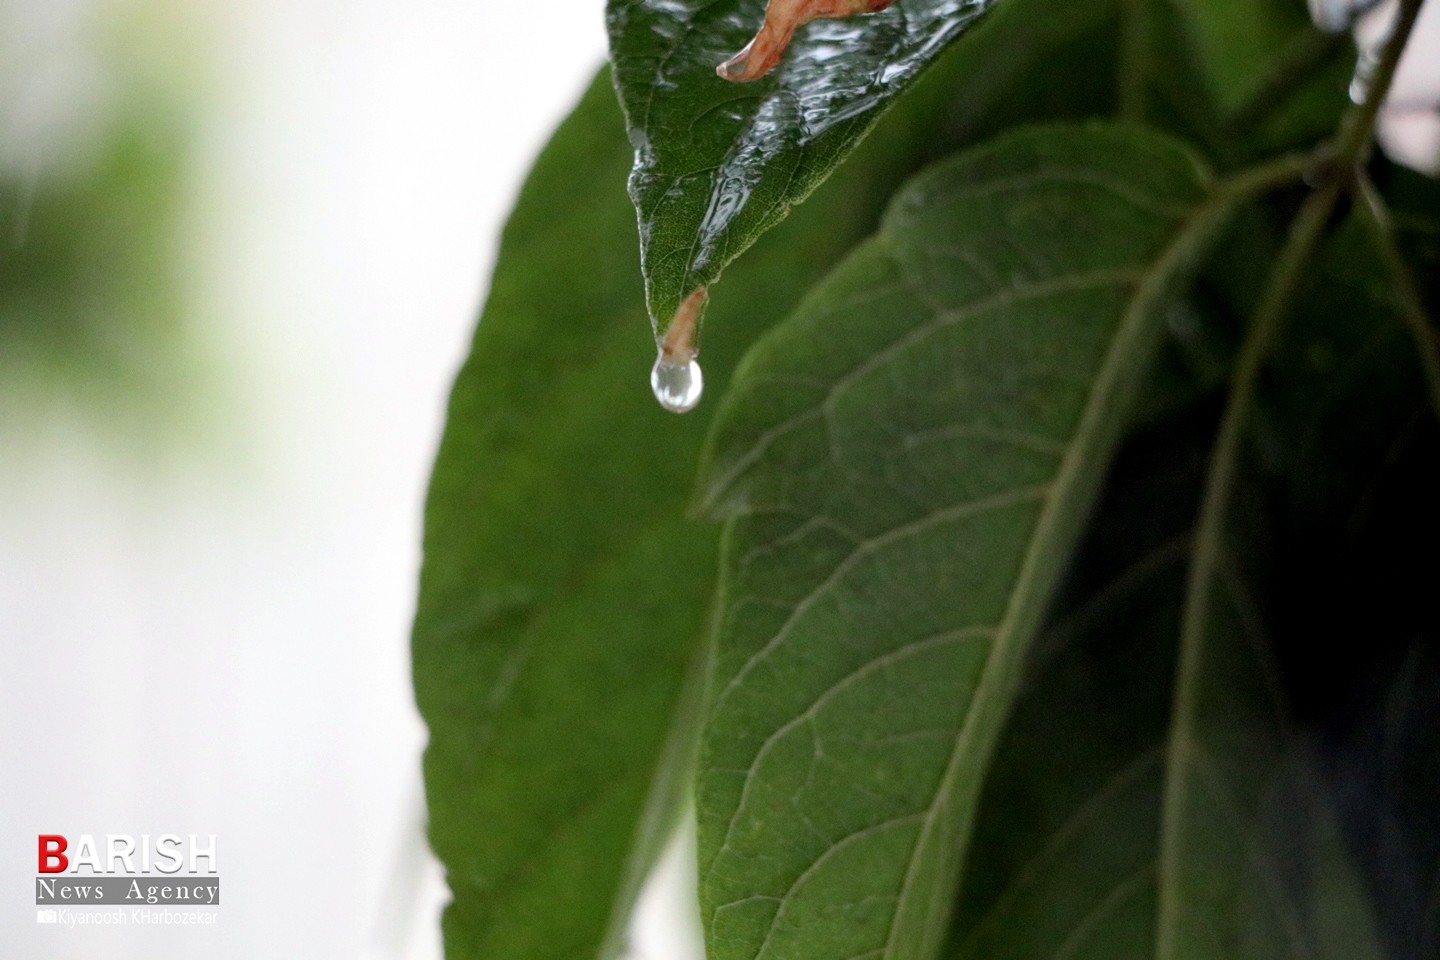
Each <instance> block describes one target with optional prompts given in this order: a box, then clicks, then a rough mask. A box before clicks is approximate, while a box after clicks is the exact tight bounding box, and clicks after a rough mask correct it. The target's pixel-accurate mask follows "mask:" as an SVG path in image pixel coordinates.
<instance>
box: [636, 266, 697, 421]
mask: <svg viewBox="0 0 1440 960" xmlns="http://www.w3.org/2000/svg"><path fill="white" fill-rule="evenodd" d="M706 296H707V294H706V292H705V288H704V287H699V288H697V289H695V290H692V291H691V292H690V295H689V296H688V297H686V298H685V299H684V300H682V301H681V302H680V307H679V309H677V310H676V311H675V316H674V318H672V319H671V321H670V323H669V325H667V326H666V327H665V334H664V336H662V337H660V338H658V339H657V340H656V344H655V345H656V346H657V347H659V348H660V356H658V357H656V358H655V366H653V367H651V368H650V389H651V390H653V391H654V393H655V399H656V400H659V401H660V406H662V407H664V408H665V409H666V410H669V411H670V412H671V413H688V412H690V411H691V410H694V409H695V404H697V403H699V402H700V394H702V393H704V392H705V378H704V377H703V376H702V375H701V373H700V364H698V363H696V362H695V357H696V355H698V354H699V353H700V349H699V347H697V346H696V345H695V334H696V331H697V328H698V327H699V325H700V314H701V312H702V311H703V310H704V309H705V298H706Z"/></svg>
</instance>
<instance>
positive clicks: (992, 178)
mask: <svg viewBox="0 0 1440 960" xmlns="http://www.w3.org/2000/svg"><path fill="white" fill-rule="evenodd" d="M1231 202H1232V199H1231V198H1230V197H1229V196H1228V195H1227V194H1226V193H1224V192H1219V193H1215V194H1211V193H1210V192H1209V190H1208V188H1207V183H1206V180H1205V177H1204V175H1203V174H1202V173H1201V172H1200V170H1199V169H1198V167H1197V166H1196V164H1195V162H1194V161H1193V160H1192V158H1191V157H1190V156H1189V155H1188V154H1187V153H1186V152H1185V151H1183V150H1182V149H1180V148H1178V147H1177V146H1176V145H1175V144H1174V142H1173V141H1170V140H1168V139H1164V138H1160V137H1157V136H1155V135H1152V134H1146V133H1143V132H1141V131H1138V130H1133V129H1124V128H1110V127H1101V126H1093V127H1082V128H1065V127H1057V128H1042V129H1039V130H1034V131H1029V132H1025V133H1020V134H1015V135H1012V136H1010V137H1008V138H1006V139H1004V140H1002V141H1001V142H999V143H997V144H995V145H993V146H988V147H983V148H980V149H977V150H975V151H973V152H971V153H968V154H964V155H962V156H961V157H959V158H956V159H955V160H953V161H950V162H947V163H945V164H942V165H941V166H939V167H938V168H936V169H934V170H932V171H931V172H929V173H927V174H926V175H924V176H922V177H920V178H918V179H917V180H916V181H915V182H913V183H912V184H911V185H910V186H908V187H907V188H906V190H905V191H904V192H903V193H902V194H901V195H900V196H899V198H898V199H897V201H896V202H895V204H894V205H893V206H892V208H891V212H890V214H889V215H888V217H887V219H886V222H885V227H884V229H883V230H882V232H881V233H880V235H879V236H878V237H877V238H875V239H874V240H872V241H871V242H870V243H868V244H866V245H865V246H864V247H862V248H861V249H860V250H859V251H858V252H857V253H856V254H855V255H854V256H852V257H851V258H850V259H849V260H848V261H847V262H846V263H845V265H844V266H843V267H841V268H840V269H839V270H838V271H837V272H836V273H835V274H834V275H833V276H832V277H831V278H830V279H829V280H828V281H827V282H826V283H825V284H824V285H823V286H822V287H821V288H820V289H819V290H818V291H817V292H816V293H814V294H812V295H811V296H810V297H809V298H808V299H807V301H806V303H805V305H804V307H803V308H802V309H801V310H800V311H799V312H798V313H797V314H795V315H794V316H792V317H791V318H790V319H789V320H787V321H786V322H785V323H784V324H783V325H782V326H781V327H779V328H777V329H776V330H775V331H773V332H772V334H771V335H769V336H767V337H766V338H765V339H764V340H763V341H761V342H760V343H759V344H757V345H756V347H755V349H754V350H753V351H752V352H751V354H750V355H749V356H748V357H747V360H746V362H745V364H744V366H743V369H742V372H741V373H740V374H739V375H738V378H737V382H736V384H735V387H734V389H733V391H732V393H731V394H730V395H729V396H728V397H727V398H726V402H725V406H724V408H723V411H722V414H721V416H720V418H719V420H718V422H717V425H716V430H715V435H714V437H713V439H712V444H713V446H712V452H711V457H710V463H709V466H708V469H707V471H706V474H705V476H706V477H707V480H706V483H705V493H706V497H707V500H708V502H709V504H710V506H711V508H712V509H714V510H716V511H717V512H719V513H722V514H725V515H728V516H729V517H730V518H731V520H730V523H729V525H728V527H727V541H726V547H725V550H724V558H723V562H722V587H721V603H722V619H721V622H720V625H719V640H718V655H717V656H718V659H717V663H716V665H715V671H714V679H713V681H712V692H711V705H710V708H709V710H710V712H709V716H708V719H707V723H706V728H705V733H704V736H703V748H702V759H701V768H700V779H699V782H698V788H697V789H698V801H699V827H700V867H701V875H700V876H701V879H700V894H701V903H702V909H703V919H704V921H705V923H706V927H707V937H708V943H709V947H710V951H711V957H712V960H774V958H784V960H842V958H850V957H866V958H884V960H901V958H904V960H912V958H926V957H929V956H931V955H932V952H933V951H934V949H935V947H936V946H937V938H938V936H939V935H940V930H941V929H942V926H943V920H944V916H945V913H946V911H947V910H948V908H949V905H950V903H951V901H952V893H953V884H954V880H955V876H956V871H957V869H958V866H959V860H960V851H961V849H962V847H963V843H964V840H965V838H966V836H967V834H968V829H967V825H968V823H969V820H970V817H971V814H972V812H973V807H974V803H975V796H976V793H977V792H978V789H979V784H980V781H981V777H982V774H983V771H984V768H985V764H986V761H987V758H988V756H989V753H990V751H991V749H992V747H993V745H994V741H995V738H996V737H997V736H998V734H999V728H1000V724H1001V722H1002V720H1003V718H1004V716H1005V714H1006V711H1007V710H1008V708H1009V704H1010V700H1011V698H1012V696H1013V693H1014V689H1015V685H1016V682H1017V679H1018V672H1019V668H1020V664H1021V663H1022V661H1023V657H1024V653H1025V650H1026V648H1027V647H1028V645H1029V642H1030V640H1031V638H1032V636H1033V634H1034V632H1035V630H1036V629H1037V627H1038V626H1039V624H1040V622H1041V619H1042V617H1043V615H1044V612H1045V608H1046V606H1047V604H1048V601H1049V596H1050V592H1051V589H1052V587H1053V586H1054V584H1055V581H1056V579H1057V578H1058V576H1059V573H1060V571H1061V570H1062V569H1063V566H1064V564H1065V561H1066V558H1067V556H1068V554H1069V551H1070V549H1071V547H1072V546H1073V545H1074V542H1075V540H1076V538H1077V537H1078V533H1079V530H1080V528H1081V526H1082V524H1083V522H1084V519H1085V517H1086V515H1087V513H1088V510H1089V507H1090V504H1091V501H1092V498H1093V496H1094V494H1095V490H1096V486H1097V485H1098V483H1099V480H1100V476H1101V474H1102V472H1103V470H1104V469H1105V465H1106V463H1107V461H1108V457H1109V455H1110V453H1111V451H1112V449H1113V445H1114V443H1115V442H1116V439H1117V435H1118V432H1119V431H1120V429H1121V425H1122V424H1123V421H1124V418H1125V414H1126V412H1127V408H1128V406H1129V403H1130V401H1131V399H1132V397H1133V395H1134V393H1135V384H1136V383H1137V382H1138V381H1139V380H1140V377H1141V373H1142V372H1143V371H1144V369H1145V368H1146V365H1147V363H1148V362H1149V360H1150V358H1151V356H1152V354H1153V352H1154V351H1153V348H1154V346H1155V344H1156V343H1157V342H1158V341H1159V339H1160V326H1161V322H1160V318H1159V314H1160V312H1161V311H1160V307H1161V306H1162V305H1163V304H1164V303H1165V302H1166V299H1167V295H1168V293H1169V291H1170V289H1171V287H1172V286H1173V282H1174V281H1175V280H1176V279H1177V277H1178V276H1179V275H1180V274H1181V273H1182V271H1183V270H1184V269H1185V268H1186V267H1187V265H1188V264H1190V263H1191V261H1192V260H1193V259H1194V257H1195V256H1196V255H1197V254H1198V252H1199V250H1200V249H1202V248H1203V246H1204V244H1205V242H1206V241H1207V240H1208V239H1210V238H1211V237H1212V236H1213V235H1214V233H1215V232H1216V230H1217V228H1218V226H1219V225H1220V224H1221V223H1222V222H1223V221H1224V219H1225V216H1226V214H1227V212H1228V209H1229V206H1230V203H1231Z"/></svg>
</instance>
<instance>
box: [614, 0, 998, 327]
mask: <svg viewBox="0 0 1440 960" xmlns="http://www.w3.org/2000/svg"><path fill="white" fill-rule="evenodd" d="M988 4H989V0H905V2H904V3H899V4H896V5H894V6H891V7H890V8H889V9H887V10H885V11H883V12H880V13H876V14H871V15H867V16H862V17H854V18H849V19H844V20H817V21H815V22H813V23H810V24H808V25H806V26H804V27H802V28H801V29H800V31H799V32H798V33H797V34H796V36H795V38H794V39H793V41H792V42H791V44H790V48H789V50H788V51H787V52H786V54H785V57H784V59H783V60H782V61H781V63H780V65H779V66H778V67H776V68H775V69H774V70H773V71H772V72H771V73H770V74H769V75H768V76H766V77H764V78H762V79H760V80H757V81H755V82H753V83H747V84H738V85H737V84H733V83H730V82H728V81H725V80H722V79H720V78H719V77H718V76H716V73H715V68H716V66H717V65H718V64H720V63H721V62H722V61H724V60H725V59H727V58H728V57H729V56H730V55H731V54H733V53H734V52H735V51H736V50H739V49H740V48H741V47H742V46H744V44H745V43H746V41H747V40H749V39H750V37H751V35H752V34H754V33H755V31H756V29H757V28H758V27H759V25H760V23H761V21H762V20H763V18H764V10H765V4H764V2H763V0H719V2H707V0H611V2H610V4H609V7H608V24H609V30H610V51H611V62H612V64H613V65H614V70H615V79H616V89H617V91H618V92H619V95H620V100H621V103H622V105H623V106H624V109H625V115H626V121H627V125H628V127H629V131H630V140H631V142H632V144H633V145H634V147H635V168H634V171H633V173H632V174H631V178H630V195H631V197H632V198H633V200H634V202H635V207H636V209H637V210H638V212H639V224H640V244H641V266H642V269H643V271H644V276H645V289H646V291H647V297H648V302H649V308H650V316H651V319H652V322H653V323H654V324H655V325H656V328H657V333H660V332H663V330H664V328H665V326H666V325H667V324H668V323H669V322H670V320H671V318H672V317H673V316H674V314H675V311H676V309H677V307H678V306H679V305H680V303H681V301H682V300H684V298H685V297H687V296H688V295H689V294H690V293H691V292H692V291H694V290H696V289H697V288H700V287H708V286H709V285H710V284H712V283H713V282H714V281H715V280H716V279H717V278H718V277H719V276H720V272H721V271H722V270H723V269H724V268H725V265H726V264H728V263H729V262H730V261H732V260H734V259H735V257H737V256H739V254H740V253H741V252H742V251H744V250H745V249H746V248H747V247H749V246H750V244H751V243H753V242H754V241H755V239H756V238H757V237H758V236H760V234H761V233H763V232H764V231H766V230H768V229H770V228H771V227H773V226H775V225H776V224H777V223H779V222H780V221H781V220H782V219H784V217H785V216H786V215H787V214H788V213H789V211H790V208H791V206H792V205H794V204H797V203H799V202H800V201H801V200H803V199H805V197H806V196H807V195H809V193H810V192H811V191H812V190H814V189H815V187H816V186H817V185H818V184H819V183H820V182H821V181H822V180H824V179H825V177H826V176H827V175H828V174H829V173H830V172H831V171H832V170H833V169H835V167H836V166H837V165H838V164H839V163H840V161H841V159H843V158H844V157H845V155H846V154H848V153H849V152H850V150H851V149H853V148H854V146H855V145H856V143H857V142H858V141H859V140H860V138H861V137H862V136H863V135H864V134H865V133H866V132H867V131H868V130H869V129H870V128H871V127H872V126H873V125H874V123H875V121H876V120H877V119H878V117H879V116H880V114H881V112H882V111H883V110H884V109H885V108H886V107H887V106H888V105H889V104H890V103H891V102H892V100H893V99H894V98H895V97H896V96H897V95H898V94H900V93H901V92H903V91H905V90H906V89H907V88H909V87H910V86H911V85H912V84H913V83H914V81H915V79H916V78H917V77H918V76H919V74H920V72H921V71H922V70H923V69H924V68H925V67H926V66H927V65H929V64H930V63H931V62H932V61H933V60H935V58H936V57H937V56H939V54H940V53H941V52H942V51H943V50H944V49H945V48H946V46H947V45H948V44H949V43H950V42H951V41H952V40H954V39H955V38H957V37H958V36H960V35H961V34H962V33H963V32H964V31H965V29H966V28H967V27H969V26H970V25H971V24H972V23H974V22H975V21H976V19H977V18H979V16H980V15H981V13H982V12H983V11H984V10H985V9H986V7H987V6H988ZM729 335H733V334H729Z"/></svg>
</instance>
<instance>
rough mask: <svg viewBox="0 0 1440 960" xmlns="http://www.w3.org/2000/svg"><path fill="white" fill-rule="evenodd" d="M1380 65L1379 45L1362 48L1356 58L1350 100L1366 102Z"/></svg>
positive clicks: (1351, 79) (1351, 80)
mask: <svg viewBox="0 0 1440 960" xmlns="http://www.w3.org/2000/svg"><path fill="white" fill-rule="evenodd" d="M1379 65H1380V51H1379V47H1371V48H1366V49H1362V50H1361V51H1360V53H1359V56H1358V57H1357V58H1356V60H1355V75H1354V76H1353V77H1351V78H1350V101H1351V102H1352V103H1357V104H1359V103H1364V102H1365V98H1366V97H1368V96H1369V95H1370V81H1371V79H1372V78H1373V77H1374V76H1375V68H1376V67H1378V66H1379Z"/></svg>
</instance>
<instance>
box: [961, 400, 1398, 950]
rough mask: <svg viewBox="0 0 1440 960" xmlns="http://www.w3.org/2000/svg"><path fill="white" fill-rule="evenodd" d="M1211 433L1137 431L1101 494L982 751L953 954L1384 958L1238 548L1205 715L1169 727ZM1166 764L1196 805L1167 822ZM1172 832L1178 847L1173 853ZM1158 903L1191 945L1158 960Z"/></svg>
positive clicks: (1179, 422) (1178, 423)
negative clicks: (984, 758)
mask: <svg viewBox="0 0 1440 960" xmlns="http://www.w3.org/2000/svg"><path fill="white" fill-rule="evenodd" d="M1212 427H1213V423H1212V422H1211V418H1210V417H1209V416H1205V415H1202V416H1198V417H1197V416H1195V415H1194V414H1193V413H1192V414H1189V415H1187V416H1184V417H1182V418H1173V419H1172V420H1170V421H1169V422H1167V423H1165V424H1162V425H1160V426H1159V427H1158V428H1156V429H1152V430H1149V431H1147V432H1146V433H1145V434H1143V435H1142V436H1140V437H1139V438H1137V439H1136V440H1135V441H1133V442H1132V443H1130V444H1128V445H1127V449H1126V452H1125V454H1124V455H1123V456H1122V457H1121V459H1120V461H1119V462H1118V463H1117V466H1116V469H1115V471H1114V472H1113V474H1112V476H1111V478H1110V480H1109V481H1108V483H1107V487H1108V490H1107V495H1106V498H1105V502H1104V504H1102V507H1101V509H1100V511H1099V513H1098V516H1097V519H1096V521H1095V522H1094V523H1093V524H1092V527H1091V529H1090V531H1089V534H1088V535H1087V542H1086V544H1085V545H1084V547H1083V548H1082V549H1081V551H1080V553H1079V554H1078V557H1077V560H1076V563H1075V565H1074V568H1073V572H1072V574H1071V576H1070V577H1069V582H1068V584H1067V586H1066V589H1065V590H1064V592H1063V593H1062V598H1061V602H1060V603H1059V604H1058V608H1057V610H1056V612H1055V614H1053V615H1052V618H1051V622H1050V624H1049V626H1048V627H1047V628H1046V631H1045V635H1044V636H1043V637H1042V638H1041V640H1040V641H1039V642H1037V644H1036V653H1037V655H1036V656H1034V657H1032V660H1031V664H1030V676H1029V679H1028V681H1027V683H1026V687H1025V690H1024V692H1023V694H1022V695H1021V697H1020V699H1019V702H1018V703H1017V706H1016V710H1015V714H1014V716H1013V718H1012V719H1011V721H1010V723H1009V725H1008V726H1007V729H1006V731H1005V735H1004V738H1003V739H1002V741H1001V744H1000V746H999V748H998V749H997V751H996V758H995V763H994V765H993V766H992V768H991V772H990V776H989V778H988V779H987V782H986V785H985V791H984V796H983V798H982V800H981V807H980V814H979V817H978V820H977V824H976V830H975V838H974V841H973V845H972V846H973V850H974V853H973V854H972V856H971V858H970V861H969V862H968V863H967V865H966V877H965V880H964V883H963V887H962V896H961V898H960V902H959V906H958V908H957V912H956V918H955V923H954V927H953V930H954V941H953V944H952V947H951V949H950V950H949V951H947V956H949V957H951V958H952V960H980V958H984V960H1030V958H1033V960H1049V958H1073V957H1125V958H1133V960H1139V958H1144V957H1155V956H1169V955H1174V956H1183V957H1187V958H1192V960H1271V958H1278V957H1301V956H1303V957H1312V958H1317V960H1319V958H1334V960H1342V958H1362V957H1376V956H1378V955H1379V952H1378V949H1377V944H1376V942H1375V939H1374V929H1373V922H1372V918H1371V917H1370V915H1369V906H1368V902H1367V898H1366V896H1365V892H1364V890H1363V887H1362V886H1361V884H1360V882H1359V880H1358V877H1357V874H1356V872H1355V870H1354V867H1353V864H1352V863H1351V862H1350V861H1349V858H1348V856H1347V854H1346V850H1345V847H1344V844H1343V842H1342V840H1341V837H1340V835H1339V832H1338V825H1337V821H1336V819H1335V816H1334V812H1333V810H1332V808H1331V805H1330V803H1329V798H1328V796H1327V794H1326V789H1327V785H1326V784H1325V783H1324V781H1323V780H1322V779H1321V778H1320V776H1319V775H1318V771H1317V769H1316V767H1315V766H1314V764H1312V763H1311V762H1310V745H1311V739H1310V735H1308V734H1307V733H1304V732H1301V731H1298V730H1297V729H1296V728H1295V727H1293V726H1291V725H1290V724H1289V723H1288V722H1287V717H1288V707H1287V704H1286V703H1285V702H1284V697H1283V695H1282V694H1281V693H1280V691H1281V686H1282V682H1281V678H1280V676H1279V674H1278V673H1277V671H1276V669H1275V665H1274V663H1273V661H1272V657H1271V654H1270V640H1269V637H1268V636H1267V635H1266V630H1265V621H1264V620H1263V618H1262V611H1260V610H1259V609H1257V608H1256V606H1255V601H1254V596H1253V590H1252V587H1253V584H1254V583H1256V582H1257V581H1256V577H1255V573H1256V570H1255V566H1256V565H1255V564H1254V563H1253V562H1252V563H1242V562H1240V560H1239V558H1238V557H1237V556H1236V555H1235V554H1234V553H1232V555H1231V558H1230V560H1229V562H1227V564H1226V567H1225V577H1224V583H1223V585H1222V590H1221V591H1220V592H1221V594H1222V602H1221V603H1220V604H1219V612H1220V613H1221V616H1219V617H1217V618H1216V619H1215V620H1214V621H1213V627H1214V629H1213V630H1212V631H1211V633H1210V635H1209V637H1208V638H1207V639H1208V654H1209V655H1208V656H1206V657H1204V658H1203V659H1202V662H1201V669H1200V671H1199V673H1198V674H1197V676H1196V678H1195V679H1197V680H1199V681H1200V686H1201V687H1202V688H1203V695H1202V698H1201V699H1202V700H1203V701H1206V702H1205V703H1204V712H1205V714H1206V717H1207V722H1206V723H1203V724H1201V725H1199V728H1198V731H1197V733H1198V738H1197V742H1196V743H1195V744H1193V745H1191V746H1190V747H1188V748H1187V749H1186V750H1185V751H1183V752H1184V757H1182V756H1181V754H1180V753H1177V752H1176V750H1175V746H1176V745H1175V743H1174V741H1173V740H1171V739H1169V738H1168V736H1167V727H1168V724H1169V720H1170V716H1171V696H1170V688H1171V682H1172V679H1173V677H1174V669H1175V668H1174V664H1175V649H1176V639H1177V635H1178V633H1179V625H1180V609H1181V604H1182V601H1183V597H1184V592H1185V576H1186V569H1187V567H1188V564H1189V559H1190V557H1189V553H1190V551H1189V549H1188V547H1189V541H1190V532H1191V531H1190V525H1191V522H1192V518H1193V516H1194V511H1195V507H1196V499H1197V495H1198V493H1199V489H1200V484H1201V482H1202V481H1203V477H1204V468H1205V465H1206V461H1207V456H1208V449H1209V445H1210V439H1211V431H1212ZM1250 517H1251V519H1253V520H1255V521H1256V522H1255V523H1253V524H1248V525H1246V527H1245V533H1246V535H1247V537H1246V539H1245V541H1244V543H1245V550H1246V551H1247V552H1249V551H1256V552H1263V551H1265V550H1266V549H1267V548H1268V546H1269V544H1268V542H1267V539H1266V538H1265V537H1264V536H1263V535H1261V534H1260V531H1262V530H1263V529H1264V528H1265V526H1266V524H1265V523H1264V522H1263V520H1261V519H1260V518H1258V517H1257V516H1256V515H1255V514H1251V515H1250ZM1175 764H1182V765H1184V766H1185V768H1186V769H1187V770H1190V771H1191V772H1193V773H1194V774H1195V776H1193V777H1190V778H1187V783H1188V784H1189V787H1190V789H1192V790H1194V791H1195V792H1196V794H1197V797H1196V799H1197V800H1203V802H1195V803H1190V804H1187V805H1186V806H1185V807H1184V816H1183V817H1182V818H1181V819H1180V820H1179V821H1178V823H1175V822H1173V821H1172V820H1171V818H1168V817H1166V816H1165V813H1166V812H1167V811H1166V808H1165V803H1166V794H1165V789H1164V781H1165V775H1166V770H1167V767H1171V766H1173V765H1175ZM1167 823H1169V824H1171V825H1172V826H1178V827H1179V829H1180V830H1181V832H1182V833H1183V834H1184V835H1185V837H1186V839H1187V840H1188V841H1189V842H1187V843H1186V844H1185V845H1184V851H1185V855H1184V856H1183V857H1181V858H1179V859H1177V860H1175V861H1169V862H1167V861H1165V860H1164V859H1163V858H1162V847H1161V836H1162V829H1163V828H1162V824H1167ZM1167 887H1170V888H1173V893H1174V896H1173V897H1170V896H1168V895H1169V893H1170V892H1171V891H1170V890H1167ZM1167 898H1168V899H1172V900H1177V901H1178V902H1179V903H1180V904H1181V905H1182V906H1183V907H1184V910H1182V916H1183V917H1184V918H1185V920H1186V923H1185V925H1184V926H1185V932H1186V933H1187V935H1188V936H1187V939H1188V943H1187V949H1186V950H1184V951H1181V952H1178V953H1174V954H1168V953H1164V952H1161V951H1160V950H1159V949H1158V948H1157V937H1158V934H1160V932H1161V930H1160V924H1161V915H1160V911H1159V904H1160V902H1162V901H1163V900H1165V899H1167ZM1202 917H1203V920H1204V921H1205V922H1199V921H1200V920H1201V918H1202ZM1173 932H1174V931H1170V933H1173Z"/></svg>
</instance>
